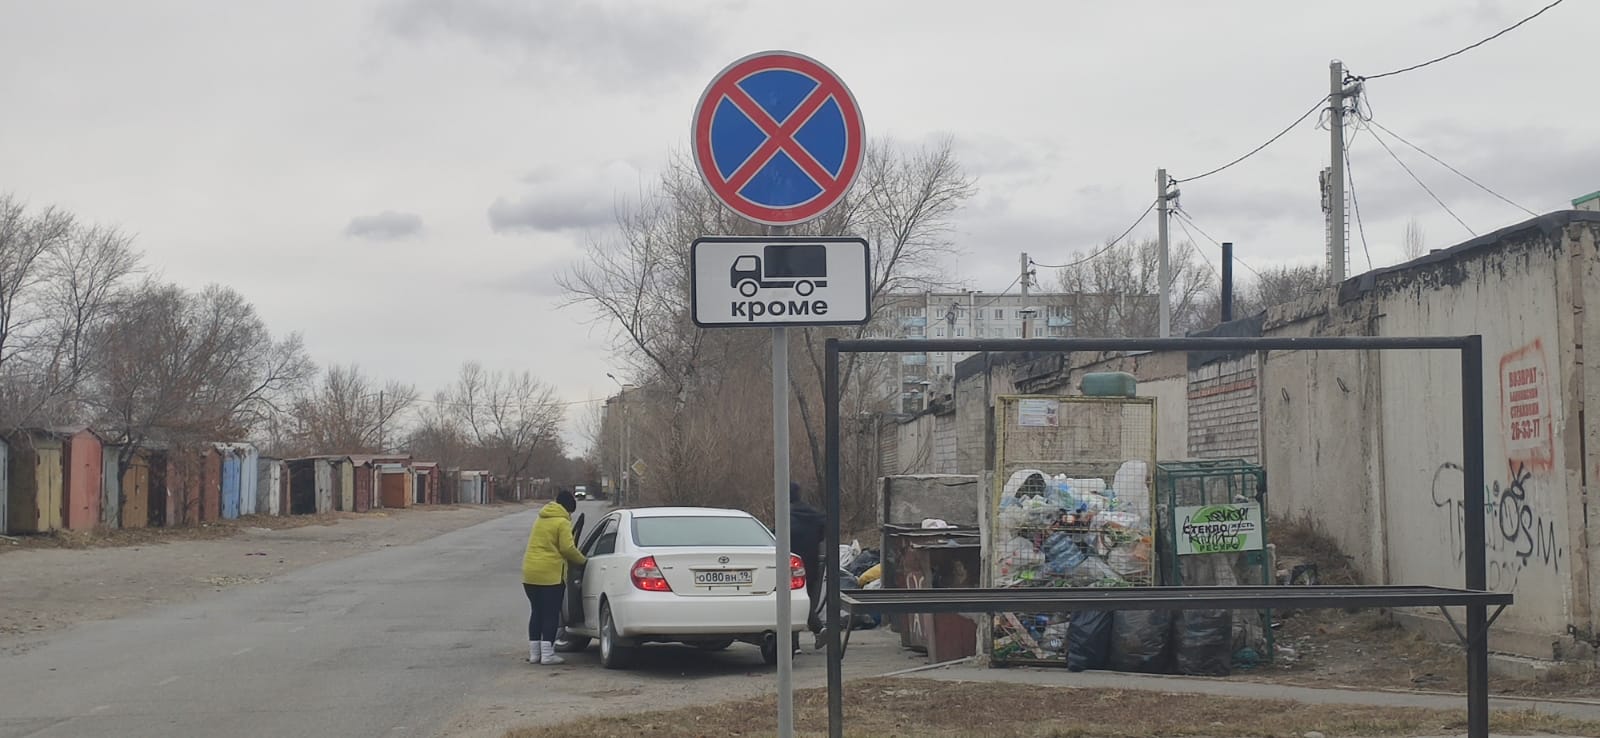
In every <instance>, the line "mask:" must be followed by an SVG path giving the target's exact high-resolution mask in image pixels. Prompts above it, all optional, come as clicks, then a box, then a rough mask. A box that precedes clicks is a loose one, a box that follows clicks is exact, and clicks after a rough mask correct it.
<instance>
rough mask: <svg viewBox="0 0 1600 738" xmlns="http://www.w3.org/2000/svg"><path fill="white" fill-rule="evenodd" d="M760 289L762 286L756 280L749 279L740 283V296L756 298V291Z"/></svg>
mask: <svg viewBox="0 0 1600 738" xmlns="http://www.w3.org/2000/svg"><path fill="white" fill-rule="evenodd" d="M760 289H761V285H759V284H756V283H755V281H754V280H749V279H747V280H745V281H743V282H740V283H739V294H741V295H744V296H745V297H755V296H756V291H758V290H760Z"/></svg>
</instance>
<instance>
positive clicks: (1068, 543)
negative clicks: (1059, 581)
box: [1044, 532, 1089, 575]
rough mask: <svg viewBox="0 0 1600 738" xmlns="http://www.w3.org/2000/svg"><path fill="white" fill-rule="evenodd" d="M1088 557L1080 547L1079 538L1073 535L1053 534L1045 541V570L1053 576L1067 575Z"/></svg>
mask: <svg viewBox="0 0 1600 738" xmlns="http://www.w3.org/2000/svg"><path fill="white" fill-rule="evenodd" d="M1088 556H1089V555H1088V554H1086V553H1084V551H1083V549H1082V548H1081V547H1079V546H1078V537H1077V536H1076V535H1074V534H1072V533H1065V532H1062V533H1052V534H1051V535H1050V537H1049V538H1046V539H1045V540H1044V560H1045V568H1046V569H1048V570H1049V571H1050V573H1051V574H1056V575H1063V574H1066V573H1067V572H1068V571H1070V570H1072V569H1075V568H1077V567H1078V566H1079V565H1080V564H1082V563H1083V562H1084V559H1086V558H1088Z"/></svg>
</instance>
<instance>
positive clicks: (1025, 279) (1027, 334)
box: [1018, 251, 1033, 338]
mask: <svg viewBox="0 0 1600 738" xmlns="http://www.w3.org/2000/svg"><path fill="white" fill-rule="evenodd" d="M1030 266H1031V263H1030V262H1029V261H1028V252H1026V251H1024V252H1022V275H1021V277H1019V278H1018V281H1019V282H1020V283H1021V284H1022V300H1023V302H1022V308H1023V309H1022V337H1023V338H1033V331H1031V330H1029V329H1030V328H1032V327H1033V326H1031V325H1029V323H1031V322H1032V321H1031V320H1030V319H1029V313H1028V302H1027V300H1028V287H1029V286H1030V284H1029V283H1030V282H1031V280H1032V279H1033V276H1032V274H1031V273H1030V271H1029V269H1028V268H1029V267H1030Z"/></svg>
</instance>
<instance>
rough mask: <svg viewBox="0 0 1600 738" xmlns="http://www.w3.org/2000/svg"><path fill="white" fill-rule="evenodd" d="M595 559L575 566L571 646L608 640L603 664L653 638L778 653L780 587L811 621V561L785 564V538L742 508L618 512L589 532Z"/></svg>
mask: <svg viewBox="0 0 1600 738" xmlns="http://www.w3.org/2000/svg"><path fill="white" fill-rule="evenodd" d="M577 527H578V528H579V531H578V536H579V541H580V544H579V549H580V550H581V551H583V554H584V556H586V557H588V559H589V562H588V564H587V565H586V566H581V567H569V571H568V572H567V600H566V604H565V611H564V612H563V622H564V623H565V627H564V628H563V629H562V634H561V638H559V639H558V641H557V643H556V647H557V648H558V649H560V650H562V651H569V652H570V651H581V650H583V649H585V648H588V646H589V642H590V641H591V640H592V639H599V641H600V662H601V664H602V665H604V666H605V667H606V668H608V669H622V668H627V666H628V665H629V663H630V662H631V660H632V658H633V655H634V653H635V649H637V648H638V647H639V646H641V645H643V644H646V643H687V644H691V645H695V646H698V647H700V648H703V649H706V650H708V651H720V650H722V649H725V648H727V647H729V646H731V645H733V643H734V642H736V641H738V642H744V643H750V644H753V645H757V646H760V647H761V655H762V658H763V659H765V661H766V662H767V663H768V664H775V663H777V660H778V648H779V646H780V644H781V645H782V646H783V647H785V648H787V647H789V646H790V642H791V638H792V637H793V636H792V635H785V636H784V637H783V638H782V639H781V640H780V639H779V638H777V637H776V631H777V589H776V588H777V587H779V586H784V587H788V588H789V590H790V596H791V598H792V599H791V601H790V615H789V621H790V627H791V630H792V631H793V632H794V633H799V632H800V631H802V630H804V629H805V627H806V613H807V612H809V611H810V608H811V603H810V600H808V599H807V597H806V579H805V568H804V566H802V564H801V562H800V558H799V557H797V556H793V555H791V556H790V557H789V567H788V571H782V572H780V571H778V567H777V565H776V561H775V555H774V554H775V552H776V551H777V546H776V543H777V541H776V539H775V538H774V537H773V535H772V532H771V531H770V530H768V529H767V527H766V526H765V525H763V524H762V523H761V521H759V520H757V519H756V518H755V517H754V516H752V515H750V514H749V513H746V512H742V511H739V510H722V509H715V508H699V507H655V508H639V509H632V510H616V511H613V512H611V513H609V514H607V515H606V516H605V517H603V518H601V519H600V520H599V522H598V523H597V524H595V525H594V527H593V528H592V529H590V530H589V532H588V533H587V535H585V534H584V533H583V531H582V529H583V528H584V527H585V523H584V521H582V520H581V519H580V520H579V521H578V523H577Z"/></svg>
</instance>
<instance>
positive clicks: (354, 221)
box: [344, 210, 422, 241]
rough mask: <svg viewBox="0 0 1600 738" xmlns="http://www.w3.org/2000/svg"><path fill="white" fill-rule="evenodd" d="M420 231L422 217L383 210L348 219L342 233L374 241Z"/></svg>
mask: <svg viewBox="0 0 1600 738" xmlns="http://www.w3.org/2000/svg"><path fill="white" fill-rule="evenodd" d="M421 232H422V217H421V216H419V215H416V214H414V213H397V212H395V211H393V210H385V211H383V212H381V213H378V214H377V215H360V216H356V217H354V218H351V219H350V223H349V224H347V225H346V226H345V227H344V235H346V236H349V237H351V238H367V239H371V240H374V241H394V240H398V239H402V238H408V237H410V236H415V235H417V234H418V233H421Z"/></svg>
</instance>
